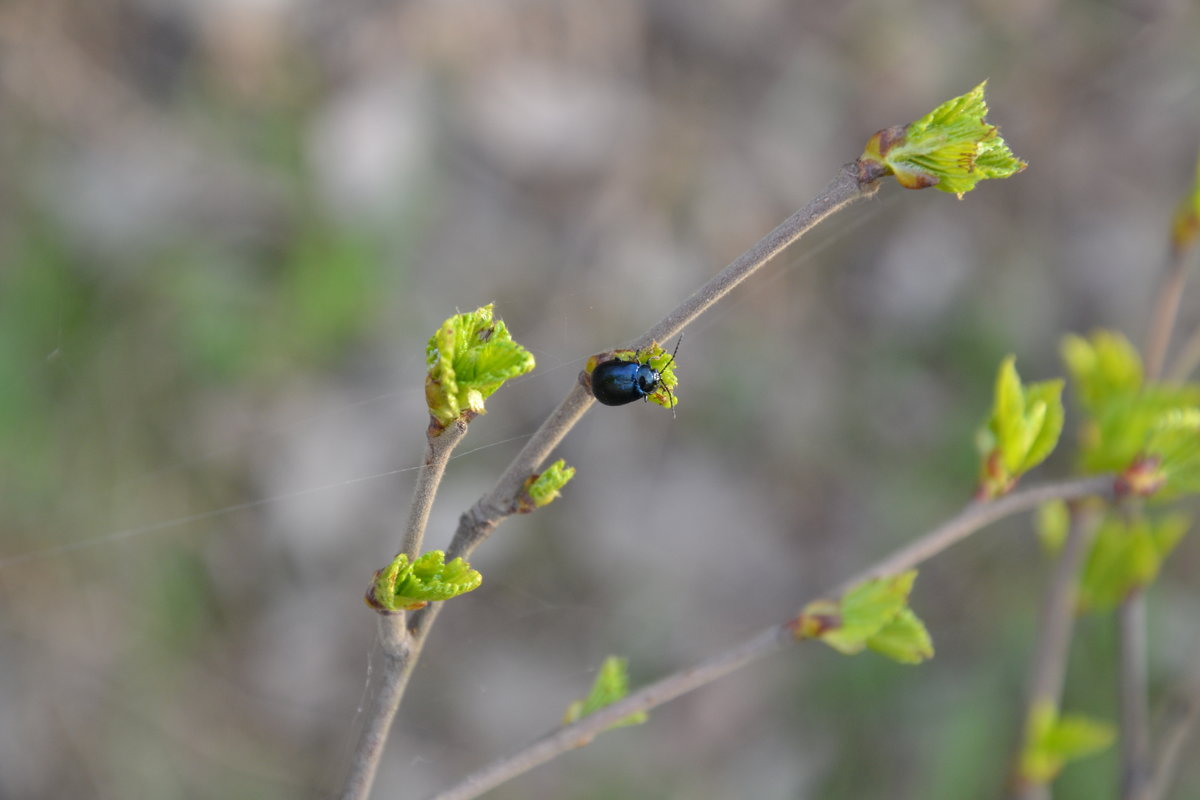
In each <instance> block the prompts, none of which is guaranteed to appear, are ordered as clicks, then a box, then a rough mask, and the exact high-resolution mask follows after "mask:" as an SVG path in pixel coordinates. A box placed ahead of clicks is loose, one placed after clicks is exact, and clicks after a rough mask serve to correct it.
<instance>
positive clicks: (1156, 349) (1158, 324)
mask: <svg viewBox="0 0 1200 800" xmlns="http://www.w3.org/2000/svg"><path fill="white" fill-rule="evenodd" d="M1186 280H1187V251H1186V250H1183V251H1180V250H1173V251H1172V253H1171V261H1170V264H1169V265H1168V267H1167V274H1166V276H1165V277H1164V278H1163V281H1162V284H1161V285H1160V286H1159V289H1158V297H1157V298H1156V299H1155V301H1154V310H1153V312H1151V316H1150V330H1149V332H1148V333H1147V334H1146V375H1147V376H1148V377H1149V378H1150V379H1151V380H1157V378H1158V377H1159V376H1160V375H1161V374H1162V369H1163V363H1164V362H1165V361H1166V356H1167V345H1168V344H1169V343H1170V341H1171V329H1172V328H1174V327H1175V318H1176V317H1177V316H1179V301H1180V299H1181V298H1182V297H1183V285H1184V283H1185V282H1186Z"/></svg>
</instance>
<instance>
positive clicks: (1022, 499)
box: [830, 475, 1113, 595]
mask: <svg viewBox="0 0 1200 800" xmlns="http://www.w3.org/2000/svg"><path fill="white" fill-rule="evenodd" d="M1112 483H1113V478H1112V476H1111V475H1097V476H1093V477H1090V478H1082V479H1079V480H1073V481H1064V482H1062V483H1049V484H1044V485H1042V486H1035V487H1033V488H1031V489H1024V490H1021V491H1017V492H1012V493H1011V494H1007V495H1005V496H1004V497H1001V498H1000V499H998V500H991V501H973V502H972V503H970V504H969V505H968V506H967V507H966V508H965V509H963V511H962V512H961V513H960V514H958V515H957V516H955V517H952V518H951V519H949V520H947V521H946V522H944V523H942V525H940V526H939V527H937V528H935V529H934V530H932V531H930V532H929V533H927V534H925V535H924V536H922V537H921V538H920V539H916V540H914V541H913V542H912V543H911V544H909V545H907V546H905V547H902V548H900V549H899V550H897V551H896V552H895V553H893V554H892V555H890V556H888V557H887V558H885V559H884V560H882V561H880V562H879V563H878V564H876V565H875V566H873V567H869V568H867V569H865V570H863V571H862V572H860V573H858V574H857V575H855V576H854V577H852V578H850V579H849V580H846V581H843V582H842V583H841V584H839V585H838V587H837V588H836V589H835V590H834V591H832V592H830V594H833V595H842V594H845V592H846V591H847V590H849V589H851V588H853V587H855V586H857V585H858V584H860V583H862V582H863V581H868V580H871V579H872V578H880V577H883V576H884V575H894V574H896V573H897V572H903V571H904V570H907V569H911V568H913V567H914V566H916V565H917V564H920V563H921V562H922V561H924V560H926V559H927V558H929V557H930V556H933V555H936V554H937V553H940V552H942V551H943V550H945V549H946V548H947V547H949V546H950V545H952V544H954V543H956V542H958V541H959V540H960V539H965V538H966V537H968V536H970V535H971V534H972V533H974V532H975V531H977V530H979V529H980V528H981V527H983V526H984V525H989V524H991V523H992V522H995V521H996V520H998V519H1002V518H1003V517H1007V516H1009V515H1010V514H1016V513H1018V512H1020V511H1029V510H1031V509H1034V508H1037V507H1038V506H1040V505H1041V504H1042V503H1045V502H1048V501H1050V500H1074V499H1078V498H1081V497H1090V496H1092V495H1099V496H1106V497H1107V496H1110V495H1111V494H1112Z"/></svg>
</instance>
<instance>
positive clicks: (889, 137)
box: [858, 81, 1027, 199]
mask: <svg viewBox="0 0 1200 800" xmlns="http://www.w3.org/2000/svg"><path fill="white" fill-rule="evenodd" d="M986 85H987V81H984V82H983V83H981V84H979V85H978V86H976V87H975V88H974V89H972V90H971V91H969V92H967V93H966V94H964V95H962V96H961V97H956V98H954V99H953V100H949V101H947V102H945V103H943V104H942V105H940V106H938V107H937V108H935V109H934V110H933V111H931V112H929V113H928V114H926V115H925V116H923V117H921V118H920V119H919V120H917V121H916V122H913V123H910V124H909V125H896V126H893V127H891V128H885V129H884V130H881V131H879V132H878V133H876V134H875V135H874V136H872V137H871V138H870V140H869V141H868V142H867V147H866V149H865V150H864V151H863V154H862V156H861V157H860V158H859V160H858V164H859V175H860V179H868V180H869V179H876V178H880V177H883V176H885V175H895V176H896V181H897V182H898V183H899V184H900V185H901V186H903V187H904V188H906V189H925V188H927V187H930V186H932V187H934V188H936V189H940V190H941V191H943V192H949V193H951V194H955V195H958V197H959V198H960V199H961V198H962V196H963V195H964V194H966V193H967V192H969V191H971V190H972V189H974V188H975V185H976V184H977V183H979V181H982V180H987V179H989V178H1008V177H1010V176H1012V175H1015V174H1017V173H1018V172H1020V171H1021V170H1023V169H1025V167H1026V166H1027V164H1026V163H1025V162H1024V161H1022V160H1021V159H1019V158H1017V157H1016V156H1014V155H1013V153H1012V150H1010V149H1009V147H1008V145H1007V144H1006V143H1005V142H1004V139H1002V138H1001V137H1000V129H999V128H997V127H996V126H995V125H989V124H988V123H987V122H985V121H984V117H986V116H987V111H988V108H987V101H985V100H984V97H983V94H984V88H985V87H986Z"/></svg>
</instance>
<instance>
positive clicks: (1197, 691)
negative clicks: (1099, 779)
mask: <svg viewBox="0 0 1200 800" xmlns="http://www.w3.org/2000/svg"><path fill="white" fill-rule="evenodd" d="M1198 655H1200V654H1198ZM1192 663H1193V664H1196V665H1200V658H1193V659H1192ZM1171 696H1172V697H1173V699H1172V700H1171V701H1170V704H1169V705H1168V706H1167V709H1166V714H1165V718H1164V720H1163V726H1162V731H1161V734H1160V736H1159V744H1158V747H1157V748H1156V749H1157V751H1158V759H1157V761H1156V762H1155V764H1154V769H1153V772H1152V774H1151V776H1150V779H1149V780H1148V781H1147V782H1146V785H1145V788H1144V789H1143V791H1142V793H1141V794H1140V795H1138V796H1137V800H1164V798H1165V797H1166V796H1167V790H1168V789H1169V788H1170V786H1171V782H1172V781H1173V780H1174V778H1175V770H1176V769H1177V768H1178V766H1179V758H1180V756H1181V755H1182V754H1183V748H1184V745H1186V744H1187V741H1188V738H1189V737H1190V736H1191V735H1192V733H1193V731H1194V730H1195V728H1196V724H1197V723H1198V722H1200V670H1197V671H1196V672H1195V674H1193V675H1191V676H1189V677H1188V679H1187V680H1186V681H1185V683H1184V685H1183V686H1182V687H1181V688H1180V689H1178V690H1177V691H1174V692H1171Z"/></svg>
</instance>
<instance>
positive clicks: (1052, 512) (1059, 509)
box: [1034, 500, 1071, 556]
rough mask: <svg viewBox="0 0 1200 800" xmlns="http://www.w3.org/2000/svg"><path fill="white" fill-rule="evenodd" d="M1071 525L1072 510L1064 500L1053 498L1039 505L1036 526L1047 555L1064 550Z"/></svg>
mask: <svg viewBox="0 0 1200 800" xmlns="http://www.w3.org/2000/svg"><path fill="white" fill-rule="evenodd" d="M1070 527H1071V510H1070V509H1069V508H1067V504H1066V503H1064V502H1063V501H1062V500H1051V501H1049V502H1048V503H1042V504H1041V505H1040V506H1038V509H1037V512H1036V514H1035V517H1034V528H1035V530H1037V535H1038V539H1039V540H1040V541H1041V543H1042V549H1043V550H1045V551H1046V554H1047V555H1051V556H1053V555H1057V554H1058V552H1059V551H1060V550H1062V546H1063V543H1064V542H1065V541H1066V540H1067V531H1068V530H1069V529H1070Z"/></svg>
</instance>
